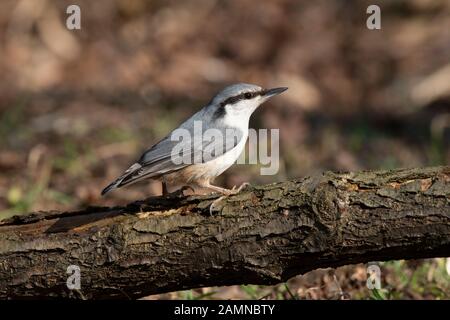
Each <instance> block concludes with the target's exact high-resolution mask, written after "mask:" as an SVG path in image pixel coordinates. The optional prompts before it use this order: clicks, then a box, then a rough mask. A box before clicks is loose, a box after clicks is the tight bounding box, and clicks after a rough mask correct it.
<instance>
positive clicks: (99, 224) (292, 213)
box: [0, 167, 450, 299]
mask: <svg viewBox="0 0 450 320" xmlns="http://www.w3.org/2000/svg"><path fill="white" fill-rule="evenodd" d="M449 182H450V167H434V168H423V169H401V170H393V171H376V172H375V171H374V172H359V173H332V172H326V173H324V174H322V175H319V176H314V177H309V178H305V179H302V180H297V181H287V182H282V183H274V184H270V185H265V186H255V187H249V188H247V189H245V190H243V191H241V192H240V193H239V194H237V195H234V196H230V197H229V198H227V199H225V200H223V201H222V202H221V203H220V205H218V206H217V207H218V209H220V212H216V213H215V214H214V215H212V216H210V214H209V205H210V204H211V202H212V200H214V199H215V198H216V197H217V196H216V195H208V196H188V197H180V198H177V197H169V198H163V197H152V198H149V199H147V200H145V201H138V202H135V203H132V204H129V205H127V206H125V207H114V208H100V207H90V208H87V209H85V210H83V211H78V212H63V213H61V212H40V213H34V214H30V215H27V216H16V217H13V218H11V219H7V220H3V221H1V222H0V298H25V297H41V298H52V297H71V298H87V299H101V298H138V297H143V296H146V295H150V294H155V293H162V292H169V291H175V290H183V289H189V288H196V287H204V286H222V285H234V284H250V283H251V284H264V285H271V284H276V283H279V282H282V281H286V280H287V279H289V278H290V277H292V276H294V275H297V274H301V273H305V272H307V271H310V270H313V269H316V268H321V267H337V266H341V265H346V264H352V263H362V262H368V261H376V260H391V259H412V258H427V257H443V256H450V205H449V195H450V188H449V185H450V184H449ZM69 265H77V266H79V267H80V269H81V289H80V290H69V289H68V288H67V286H66V280H67V277H68V276H69V275H70V274H67V267H68V266H69Z"/></svg>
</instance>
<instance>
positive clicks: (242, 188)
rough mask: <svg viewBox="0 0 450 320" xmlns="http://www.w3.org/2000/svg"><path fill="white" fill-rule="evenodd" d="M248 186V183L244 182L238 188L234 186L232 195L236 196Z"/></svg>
mask: <svg viewBox="0 0 450 320" xmlns="http://www.w3.org/2000/svg"><path fill="white" fill-rule="evenodd" d="M248 186H250V183H248V182H244V183H242V184H241V185H240V186H239V187H237V188H236V186H234V187H233V188H232V189H231V191H232V192H233V193H232V194H236V193H239V192H241V191H242V190H244V189H245V188H246V187H248Z"/></svg>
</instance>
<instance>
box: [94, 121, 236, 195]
mask: <svg viewBox="0 0 450 320" xmlns="http://www.w3.org/2000/svg"><path fill="white" fill-rule="evenodd" d="M181 128H183V126H181ZM183 129H185V131H184V135H181V136H178V133H179V131H178V132H177V134H176V135H175V134H174V132H175V131H173V132H172V133H171V134H169V135H168V136H167V137H165V138H164V139H162V140H161V141H160V142H158V143H157V144H155V145H154V146H152V147H151V148H150V149H148V150H147V151H145V152H144V153H143V154H142V156H141V158H140V159H139V161H138V162H136V163H135V164H133V165H132V166H131V167H130V168H129V169H128V170H127V171H125V173H124V174H123V175H122V176H121V177H119V178H118V179H116V181H114V182H113V183H111V184H110V185H109V186H108V187H106V188H105V189H104V190H103V192H102V194H104V193H106V192H108V191H109V190H111V189H113V188H116V187H121V186H124V185H127V184H131V183H133V182H136V181H139V180H141V179H144V178H157V177H159V176H161V175H164V174H168V173H171V172H175V171H178V170H180V169H182V168H185V167H187V166H190V165H192V164H194V163H205V162H208V161H211V160H214V159H216V158H217V157H219V156H221V155H222V154H224V153H225V152H227V151H230V150H231V149H233V148H234V147H236V145H237V144H238V143H239V142H240V141H241V139H243V132H242V130H240V129H238V128H232V127H224V126H222V127H219V128H205V129H204V130H203V134H202V135H201V137H195V136H194V128H193V126H190V125H189V124H188V125H184V128H183Z"/></svg>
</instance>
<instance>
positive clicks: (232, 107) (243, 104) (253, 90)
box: [211, 83, 287, 120]
mask: <svg viewBox="0 0 450 320" xmlns="http://www.w3.org/2000/svg"><path fill="white" fill-rule="evenodd" d="M285 90H287V88H286V87H280V88H273V89H263V88H261V87H260V86H257V85H254V84H248V83H238V84H233V85H230V86H228V87H226V88H225V89H223V90H222V91H221V92H219V93H218V94H217V95H216V96H215V97H214V98H213V100H212V102H211V105H212V106H213V107H214V108H215V110H214V118H216V119H219V118H222V117H223V118H224V117H226V116H228V117H230V118H238V117H239V118H241V119H247V120H248V119H249V118H250V116H251V114H252V113H253V111H255V110H256V108H258V107H259V106H260V105H261V104H262V103H264V102H265V101H267V100H268V99H269V98H271V97H273V96H275V95H277V94H280V93H282V92H283V91H285Z"/></svg>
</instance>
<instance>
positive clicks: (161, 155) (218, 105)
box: [102, 83, 285, 195]
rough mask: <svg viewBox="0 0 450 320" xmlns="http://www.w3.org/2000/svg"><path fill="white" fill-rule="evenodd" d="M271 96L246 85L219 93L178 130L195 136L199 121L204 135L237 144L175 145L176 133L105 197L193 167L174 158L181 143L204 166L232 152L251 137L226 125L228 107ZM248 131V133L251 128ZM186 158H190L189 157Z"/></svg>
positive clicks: (147, 154)
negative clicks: (215, 133) (218, 135)
mask: <svg viewBox="0 0 450 320" xmlns="http://www.w3.org/2000/svg"><path fill="white" fill-rule="evenodd" d="M284 90H285V89H283V91H284ZM267 92H268V91H266V90H263V89H262V88H261V87H259V86H256V85H251V84H245V83H240V84H235V85H231V86H228V87H226V88H225V89H224V90H222V91H221V92H220V93H218V94H217V95H216V96H215V97H214V98H213V99H212V100H211V102H210V103H209V104H208V105H207V106H205V107H204V108H202V109H201V110H200V111H198V112H197V113H195V114H194V115H193V116H192V117H190V118H189V119H187V120H186V121H185V122H183V123H182V124H181V125H180V126H179V127H178V128H177V129H185V130H186V131H187V132H189V134H190V136H191V137H192V136H194V131H195V130H194V123H195V121H201V124H202V133H203V132H205V131H206V130H208V129H215V130H219V132H220V133H221V134H222V135H223V136H224V137H225V136H227V135H228V136H229V135H232V136H233V140H232V141H233V143H226V142H229V141H230V140H227V139H228V138H229V137H227V139H225V141H224V140H222V141H220V140H219V141H216V140H214V141H206V142H205V141H200V144H195V143H194V141H195V138H196V137H193V140H194V141H184V140H183V141H182V142H180V141H172V139H171V136H172V133H173V132H174V131H172V132H170V133H169V134H168V135H167V136H166V137H164V138H163V139H162V140H161V141H159V142H158V143H157V144H155V145H154V146H152V147H151V148H150V149H148V150H146V151H145V152H144V153H143V154H142V156H141V157H140V159H139V160H138V161H137V162H136V163H134V164H133V165H131V166H130V167H129V168H128V169H127V170H126V171H125V172H124V174H123V175H121V176H120V177H119V178H117V179H116V180H115V181H114V182H112V183H111V184H109V185H108V186H107V187H106V188H105V189H103V191H102V195H104V194H106V193H107V192H109V191H111V190H112V189H114V188H119V187H122V186H125V185H128V184H131V183H134V182H137V181H139V180H141V179H144V178H145V179H146V178H154V179H157V178H159V177H161V176H163V175H165V174H169V173H173V172H176V171H178V170H180V169H183V168H185V167H187V166H190V165H192V162H191V164H189V163H182V161H181V157H182V156H181V155H175V156H174V155H173V154H172V150H173V148H174V147H175V146H176V145H180V143H181V146H182V147H184V148H185V149H188V150H189V151H190V154H189V156H190V157H191V158H195V159H197V160H198V159H201V162H208V161H211V160H213V159H215V158H217V157H219V156H220V155H222V154H224V153H226V152H228V151H230V150H231V149H233V148H234V147H235V146H236V145H237V144H238V143H239V142H240V141H241V139H244V138H245V139H247V135H246V133H245V135H244V132H243V131H242V129H241V128H239V126H237V125H232V124H230V123H228V124H227V123H225V121H224V115H225V106H226V105H227V104H233V103H236V102H238V101H239V100H243V99H250V98H249V97H250V96H251V97H254V96H256V95H262V94H265V93H267ZM269 93H270V92H269ZM177 129H175V130H177ZM246 129H248V124H247V128H246ZM195 133H197V132H195ZM212 150H221V152H219V153H218V154H214V153H212V152H211V151H212ZM206 155H207V157H206ZM183 156H185V157H186V156H187V155H183Z"/></svg>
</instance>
